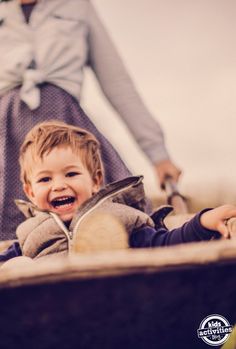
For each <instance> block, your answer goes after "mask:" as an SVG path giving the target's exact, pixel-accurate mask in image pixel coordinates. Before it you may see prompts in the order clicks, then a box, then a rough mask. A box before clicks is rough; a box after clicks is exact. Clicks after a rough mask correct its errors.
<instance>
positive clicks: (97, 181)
mask: <svg viewBox="0 0 236 349" xmlns="http://www.w3.org/2000/svg"><path fill="white" fill-rule="evenodd" d="M102 182H103V173H102V171H101V170H97V172H96V174H95V176H94V178H93V194H95V193H97V192H98V191H99V190H100V188H101V185H102Z"/></svg>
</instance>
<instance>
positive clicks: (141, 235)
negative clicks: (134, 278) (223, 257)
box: [130, 209, 220, 248]
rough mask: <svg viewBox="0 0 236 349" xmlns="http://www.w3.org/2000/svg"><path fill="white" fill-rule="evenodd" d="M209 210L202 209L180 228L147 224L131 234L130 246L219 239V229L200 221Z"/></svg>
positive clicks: (152, 245)
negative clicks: (209, 227) (206, 225)
mask: <svg viewBox="0 0 236 349" xmlns="http://www.w3.org/2000/svg"><path fill="white" fill-rule="evenodd" d="M208 210H209V209H205V210H203V211H201V212H200V213H198V214H196V215H195V216H194V217H193V218H192V219H191V220H190V221H188V222H186V223H185V224H183V225H182V226H181V227H180V228H176V229H173V230H170V231H169V230H167V229H165V228H160V229H158V230H155V229H154V228H152V227H147V226H146V227H142V228H141V229H137V230H135V231H133V233H132V235H131V236H130V247H133V248H138V247H161V246H170V245H177V244H182V243H186V242H194V241H195V242H196V241H202V240H211V239H217V238H219V237H220V234H219V233H218V232H217V231H213V230H209V229H206V228H204V227H203V226H202V225H201V223H200V217H201V215H202V214H203V213H204V212H206V211H208Z"/></svg>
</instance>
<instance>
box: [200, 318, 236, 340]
mask: <svg viewBox="0 0 236 349" xmlns="http://www.w3.org/2000/svg"><path fill="white" fill-rule="evenodd" d="M232 330H233V326H231V325H230V323H229V322H228V320H227V319H226V318H225V317H224V316H222V315H218V314H212V315H208V316H207V317H205V319H203V320H202V322H201V323H200V326H199V329H198V330H197V335H198V338H201V339H202V340H203V341H204V342H205V343H206V344H209V345H212V346H216V345H220V344H223V343H225V342H226V341H227V339H228V338H229V336H230V333H231V332H232Z"/></svg>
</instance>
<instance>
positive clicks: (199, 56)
mask: <svg viewBox="0 0 236 349" xmlns="http://www.w3.org/2000/svg"><path fill="white" fill-rule="evenodd" d="M93 3H94V6H95V7H96V9H97V11H98V13H99V16H100V17H101V18H102V20H103V22H104V24H105V26H106V28H107V30H108V31H109V34H110V36H111V37H112V39H113V41H114V43H115V44H116V46H117V48H118V51H119V53H120V55H121V57H122V59H123V61H124V63H125V65H126V67H127V70H128V71H129V74H130V75H131V77H132V79H133V80H134V82H135V85H136V88H137V89H138V91H139V93H140V95H141V97H142V99H143V100H144V102H145V104H146V106H147V107H148V109H149V110H150V111H151V113H152V114H153V116H154V117H155V118H157V120H159V122H160V123H161V125H162V128H163V131H164V133H165V138H166V144H167V147H168V150H169V153H170V155H171V157H172V159H173V160H174V161H175V162H176V163H177V165H179V166H180V167H181V168H182V170H183V175H182V177H181V180H180V184H179V186H180V189H181V190H182V191H183V192H184V193H186V194H187V195H203V196H204V195H205V196H206V195H211V196H217V198H218V197H220V198H221V199H222V200H223V201H235V202H236V161H235V155H234V154H235V150H236V136H235V133H236V88H235V82H236V45H235V37H236V22H235V18H236V1H235V0H138V1H137V0H119V1H118V0H93ZM91 100H93V103H92V104H91V103H90V102H89V101H91ZM82 104H83V105H84V107H85V110H86V111H87V112H88V113H89V115H91V117H92V119H93V121H94V122H95V123H96V125H97V126H98V128H99V129H100V130H101V131H102V132H104V133H105V135H106V136H107V137H108V138H109V139H110V140H111V141H112V143H113V144H114V145H115V146H116V148H117V150H118V151H119V152H120V154H121V156H122V157H123V159H124V160H125V162H126V163H127V164H128V166H129V167H130V169H131V170H132V172H133V173H134V174H141V173H142V174H144V176H145V186H146V190H147V193H148V194H150V195H153V193H155V194H158V190H159V189H158V185H157V182H156V179H155V177H154V173H153V169H152V166H151V165H150V163H149V162H148V160H147V159H146V157H145V156H144V155H143V154H142V153H140V151H139V149H138V147H137V146H136V144H135V142H134V140H133V139H132V137H131V135H130V134H129V133H128V131H127V130H126V127H125V126H124V125H123V124H122V123H121V122H120V120H119V116H118V115H116V114H115V113H114V111H113V110H112V109H111V107H110V106H109V105H108V104H107V102H106V100H105V99H104V97H103V95H102V94H101V93H100V90H99V87H98V85H97V82H96V80H95V79H94V77H93V75H92V74H91V72H89V71H88V72H86V80H85V87H84V93H83V101H82ZM114 126H115V129H116V132H115V134H114V132H112V130H114Z"/></svg>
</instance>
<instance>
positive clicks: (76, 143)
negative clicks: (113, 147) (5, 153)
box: [19, 120, 103, 184]
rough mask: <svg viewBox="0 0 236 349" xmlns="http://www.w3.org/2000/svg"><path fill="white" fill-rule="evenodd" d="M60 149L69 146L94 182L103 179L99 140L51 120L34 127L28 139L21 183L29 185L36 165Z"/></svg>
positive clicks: (76, 128) (23, 159)
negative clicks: (54, 150) (38, 161)
mask: <svg viewBox="0 0 236 349" xmlns="http://www.w3.org/2000/svg"><path fill="white" fill-rule="evenodd" d="M60 146H67V147H70V148H71V149H72V151H73V152H75V153H76V154H79V155H80V156H81V160H82V162H83V163H84V165H85V166H86V167H87V169H88V171H89V173H90V175H91V177H92V179H95V177H96V175H97V174H99V175H100V177H101V180H102V178H103V165H102V160H101V154H100V144H99V142H98V140H97V139H96V137H95V136H94V135H93V134H92V133H90V132H88V131H86V130H84V129H82V128H80V127H77V126H72V125H68V124H66V123H64V122H61V121H54V120H51V121H45V122H41V123H39V124H37V125H35V126H34V127H33V128H32V129H31V130H30V131H29V132H28V133H27V135H26V136H25V139H24V142H23V144H22V146H21V148H20V157H19V162H20V169H21V181H22V183H23V184H30V180H29V176H28V174H29V172H30V170H31V169H32V167H33V165H34V163H35V162H36V161H37V160H38V159H41V160H42V159H43V156H44V155H45V154H49V153H50V151H51V150H52V149H53V148H55V147H60Z"/></svg>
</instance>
